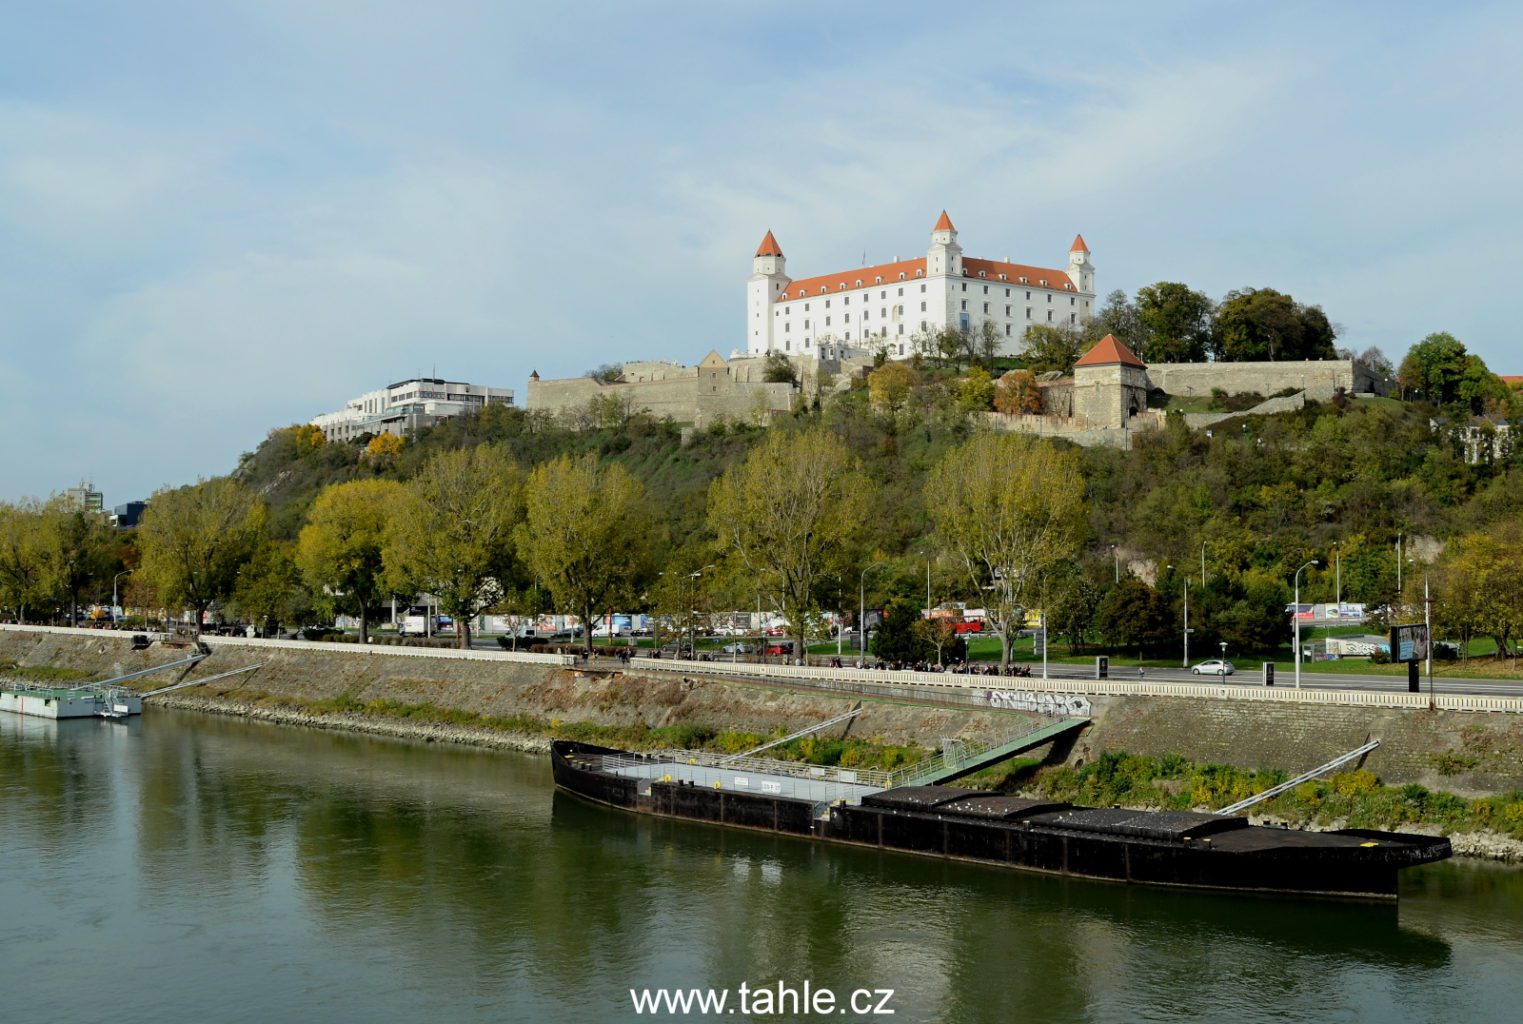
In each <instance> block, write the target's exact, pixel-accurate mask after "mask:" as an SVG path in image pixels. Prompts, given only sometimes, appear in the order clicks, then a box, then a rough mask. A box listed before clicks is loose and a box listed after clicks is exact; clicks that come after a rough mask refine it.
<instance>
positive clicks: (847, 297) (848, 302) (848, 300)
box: [841, 295, 851, 306]
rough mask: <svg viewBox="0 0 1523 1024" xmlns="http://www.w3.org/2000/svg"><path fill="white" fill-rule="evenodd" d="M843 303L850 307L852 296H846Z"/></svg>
mask: <svg viewBox="0 0 1523 1024" xmlns="http://www.w3.org/2000/svg"><path fill="white" fill-rule="evenodd" d="M841 301H842V303H844V304H845V305H848V306H849V305H851V296H850V295H848V296H846V298H844V299H842V300H841Z"/></svg>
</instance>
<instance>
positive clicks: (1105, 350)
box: [1074, 334, 1147, 368]
mask: <svg viewBox="0 0 1523 1024" xmlns="http://www.w3.org/2000/svg"><path fill="white" fill-rule="evenodd" d="M1116 363H1120V364H1121V365H1122V366H1139V367H1143V368H1146V367H1147V364H1146V363H1144V362H1143V361H1142V360H1141V359H1138V358H1137V353H1135V352H1133V351H1132V350H1131V349H1129V348H1127V347H1126V346H1125V345H1123V344H1121V342H1119V341H1117V340H1116V336H1115V335H1113V334H1107V335H1106V336H1105V337H1103V338H1101V339H1100V343H1099V344H1097V345H1096V346H1095V347H1094V348H1092V349H1090V350H1089V351H1088V352H1086V353H1084V354H1083V355H1082V356H1080V357H1079V359H1078V361H1077V362H1075V363H1074V366H1075V367H1079V366H1113V365H1115V364H1116Z"/></svg>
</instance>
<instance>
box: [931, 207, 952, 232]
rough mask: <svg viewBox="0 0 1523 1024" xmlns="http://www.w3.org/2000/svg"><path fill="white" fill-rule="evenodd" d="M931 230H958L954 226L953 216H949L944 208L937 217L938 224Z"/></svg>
mask: <svg viewBox="0 0 1523 1024" xmlns="http://www.w3.org/2000/svg"><path fill="white" fill-rule="evenodd" d="M931 230H932V231H956V230H957V229H956V228H954V227H953V226H952V218H951V217H948V216H947V211H945V210H942V211H941V216H940V217H938V218H937V219H936V226H935V227H934V228H932V229H931Z"/></svg>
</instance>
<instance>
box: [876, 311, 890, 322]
mask: <svg viewBox="0 0 1523 1024" xmlns="http://www.w3.org/2000/svg"><path fill="white" fill-rule="evenodd" d="M878 316H880V317H882V318H883V319H884V320H887V319H888V310H886V309H880V310H878Z"/></svg>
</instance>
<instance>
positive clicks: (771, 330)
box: [744, 210, 1095, 359]
mask: <svg viewBox="0 0 1523 1024" xmlns="http://www.w3.org/2000/svg"><path fill="white" fill-rule="evenodd" d="M1094 302H1095V270H1094V265H1093V264H1092V263H1091V262H1090V252H1089V246H1087V245H1085V244H1084V238H1083V236H1082V235H1081V236H1077V237H1075V238H1074V241H1073V245H1072V246H1071V247H1070V248H1069V251H1068V265H1067V267H1065V268H1061V269H1060V268H1057V267H1036V266H1029V265H1027V264H1024V263H1012V262H1010V260H1008V259H1004V260H987V259H976V258H974V257H971V256H969V257H964V256H963V254H962V246H960V245H959V244H958V242H957V229H956V228H955V227H953V226H952V219H951V218H950V217H948V216H947V214H946V211H944V210H943V211H942V214H941V218H940V219H939V220H937V221H936V226H935V227H934V228H932V230H931V246H930V248H929V249H928V250H927V251H926V254H925V255H924V256H917V257H915V258H914V259H908V260H900V259H895V260H894V261H893V262H891V263H883V264H878V265H876V266H871V267H855V268H853V269H851V270H843V271H840V272H839V273H834V274H822V275H819V276H815V277H808V278H803V279H800V280H794V279H792V278H790V277H789V276H788V274H787V272H786V261H785V260H784V257H783V250H782V247H781V246H780V245H778V243H777V239H776V238H774V237H773V235H772V232H770V231H768V232H767V235H766V237H765V238H763V239H762V243H761V245H760V246H759V247H758V248H757V250H756V256H755V258H754V259H753V260H752V273H751V277H750V279H749V280H748V281H747V284H746V346H745V350H744V351H745V353H746V354H747V355H751V356H759V355H766V354H767V353H769V352H781V353H783V354H784V355H788V356H795V357H797V356H804V357H814V358H819V359H839V358H843V357H849V356H850V355H853V354H859V353H864V352H865V353H875V352H877V351H878V350H880V349H881V350H884V351H885V352H886V354H887V355H889V356H890V357H893V358H902V357H908V356H911V355H913V354H914V352H915V345H916V342H917V339H926V338H929V337H932V336H934V335H935V334H936V333H938V332H940V331H942V330H944V329H945V328H948V327H952V328H959V329H961V330H964V331H971V332H981V331H983V330H984V327H983V325H984V323H985V322H988V323H991V324H992V325H993V330H994V331H995V333H996V335H997V337H998V338H999V339H1000V341H999V351H1000V352H1001V353H1002V354H1009V355H1015V354H1019V353H1020V352H1021V351H1022V350H1023V348H1024V338H1025V335H1026V329H1027V328H1028V327H1031V326H1034V325H1037V324H1041V325H1048V326H1052V327H1077V326H1078V325H1080V324H1082V323H1083V322H1084V321H1085V320H1087V319H1089V317H1090V315H1091V314H1092V313H1093V310H1094Z"/></svg>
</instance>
